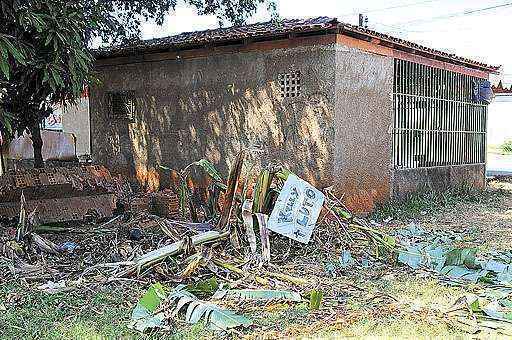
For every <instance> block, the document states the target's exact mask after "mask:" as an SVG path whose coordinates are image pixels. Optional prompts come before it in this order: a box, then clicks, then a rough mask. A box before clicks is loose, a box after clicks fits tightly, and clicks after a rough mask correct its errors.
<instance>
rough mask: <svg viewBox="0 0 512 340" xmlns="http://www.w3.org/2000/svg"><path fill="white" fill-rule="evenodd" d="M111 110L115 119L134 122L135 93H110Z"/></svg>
mask: <svg viewBox="0 0 512 340" xmlns="http://www.w3.org/2000/svg"><path fill="white" fill-rule="evenodd" d="M110 110H111V116H112V117H113V118H117V119H128V120H133V119H134V116H135V92H134V91H122V92H112V93H110Z"/></svg>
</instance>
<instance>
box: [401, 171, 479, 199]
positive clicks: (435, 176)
mask: <svg viewBox="0 0 512 340" xmlns="http://www.w3.org/2000/svg"><path fill="white" fill-rule="evenodd" d="M455 187H467V188H474V189H479V190H482V189H484V188H485V165H484V164H472V165H454V166H440V167H432V168H418V169H400V170H395V172H394V176H393V196H394V197H395V198H398V199H401V198H404V197H406V196H407V195H408V194H410V193H413V192H415V191H418V190H425V189H426V190H435V191H444V190H447V189H449V188H455Z"/></svg>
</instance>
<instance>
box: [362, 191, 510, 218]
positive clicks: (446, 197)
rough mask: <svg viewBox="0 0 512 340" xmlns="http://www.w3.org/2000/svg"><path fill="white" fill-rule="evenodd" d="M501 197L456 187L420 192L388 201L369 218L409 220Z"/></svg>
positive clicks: (487, 192) (486, 202)
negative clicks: (465, 203)
mask: <svg viewBox="0 0 512 340" xmlns="http://www.w3.org/2000/svg"><path fill="white" fill-rule="evenodd" d="M500 195H501V192H499V191H495V190H494V191H491V190H483V191H482V190H474V189H472V188H468V187H456V188H453V189H449V190H446V191H442V192H438V191H433V190H421V191H418V192H415V193H413V194H410V195H408V196H407V197H405V198H404V199H394V200H390V201H388V202H386V203H384V204H382V205H380V206H378V207H377V209H376V210H375V211H374V212H373V213H372V214H371V216H370V217H371V218H372V219H375V220H379V221H382V220H384V219H386V218H388V217H392V218H393V219H398V220H410V219H413V218H415V217H418V216H420V215H426V214H429V215H430V214H432V213H436V212H442V211H446V209H451V208H453V207H455V206H456V205H457V204H458V203H461V202H467V203H478V204H488V203H492V202H495V201H496V200H497V198H498V197H499V196H500Z"/></svg>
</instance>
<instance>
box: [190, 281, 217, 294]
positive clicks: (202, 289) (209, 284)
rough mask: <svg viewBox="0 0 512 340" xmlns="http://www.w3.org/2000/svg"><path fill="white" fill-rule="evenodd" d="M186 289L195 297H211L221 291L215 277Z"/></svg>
mask: <svg viewBox="0 0 512 340" xmlns="http://www.w3.org/2000/svg"><path fill="white" fill-rule="evenodd" d="M185 289H186V290H187V291H188V292H190V293H192V294H195V295H211V294H213V293H214V292H215V291H217V289H219V283H218V282H217V279H216V278H215V277H211V278H209V279H208V280H203V281H199V282H196V283H192V284H189V285H188V286H187V287H186V288H185Z"/></svg>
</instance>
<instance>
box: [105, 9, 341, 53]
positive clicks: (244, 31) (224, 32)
mask: <svg viewBox="0 0 512 340" xmlns="http://www.w3.org/2000/svg"><path fill="white" fill-rule="evenodd" d="M336 25H337V20H336V19H335V18H329V17H318V18H309V19H285V20H279V21H268V22H261V23H256V24H251V25H245V26H238V27H237V26H233V27H226V28H217V29H212V30H206V31H196V32H186V33H181V34H178V35H173V36H170V37H164V38H155V39H149V40H140V41H136V42H134V43H132V44H127V45H121V46H115V47H110V48H105V49H98V50H97V51H96V55H97V56H98V57H106V56H116V55H126V54H128V53H133V52H139V51H148V50H161V49H171V48H172V49H176V50H179V49H182V48H187V47H192V46H196V45H203V44H208V43H222V42H228V41H234V40H241V39H246V38H251V39H254V38H264V37H274V36H279V35H286V34H290V33H303V32H316V31H322V30H327V29H334V28H336Z"/></svg>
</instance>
